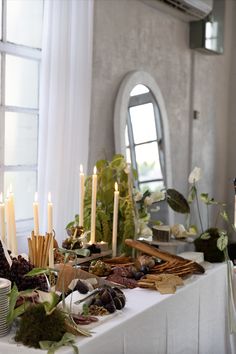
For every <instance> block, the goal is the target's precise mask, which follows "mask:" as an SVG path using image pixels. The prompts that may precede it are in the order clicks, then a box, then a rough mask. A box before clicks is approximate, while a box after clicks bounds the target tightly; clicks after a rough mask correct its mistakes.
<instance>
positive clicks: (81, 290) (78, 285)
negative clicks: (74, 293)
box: [75, 279, 89, 294]
mask: <svg viewBox="0 0 236 354" xmlns="http://www.w3.org/2000/svg"><path fill="white" fill-rule="evenodd" d="M75 290H78V292H79V293H80V294H87V292H88V291H89V288H88V286H87V285H86V284H85V283H84V282H83V281H81V280H80V279H79V280H78V281H77V283H76V286H75Z"/></svg>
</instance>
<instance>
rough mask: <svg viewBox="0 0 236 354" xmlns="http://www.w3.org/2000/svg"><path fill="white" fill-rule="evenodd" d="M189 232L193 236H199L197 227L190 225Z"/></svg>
mask: <svg viewBox="0 0 236 354" xmlns="http://www.w3.org/2000/svg"><path fill="white" fill-rule="evenodd" d="M188 232H189V233H190V234H191V235H197V233H198V228H197V226H196V225H190V226H189V229H188Z"/></svg>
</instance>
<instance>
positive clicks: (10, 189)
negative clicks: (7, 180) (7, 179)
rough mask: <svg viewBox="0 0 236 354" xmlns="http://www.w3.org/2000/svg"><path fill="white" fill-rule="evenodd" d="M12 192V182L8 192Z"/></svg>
mask: <svg viewBox="0 0 236 354" xmlns="http://www.w3.org/2000/svg"><path fill="white" fill-rule="evenodd" d="M10 193H12V184H10V186H9V194H10Z"/></svg>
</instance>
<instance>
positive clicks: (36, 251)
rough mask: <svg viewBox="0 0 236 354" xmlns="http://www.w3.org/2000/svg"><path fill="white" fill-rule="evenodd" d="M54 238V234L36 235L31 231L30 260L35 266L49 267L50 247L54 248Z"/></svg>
mask: <svg viewBox="0 0 236 354" xmlns="http://www.w3.org/2000/svg"><path fill="white" fill-rule="evenodd" d="M53 242H54V238H53V235H52V234H48V233H46V235H45V236H35V235H34V232H32V233H31V238H30V237H29V238H28V247H29V260H30V261H31V263H32V264H33V265H34V266H35V267H47V266H48V265H49V255H50V249H52V248H53Z"/></svg>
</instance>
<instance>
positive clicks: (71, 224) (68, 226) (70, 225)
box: [66, 220, 75, 229]
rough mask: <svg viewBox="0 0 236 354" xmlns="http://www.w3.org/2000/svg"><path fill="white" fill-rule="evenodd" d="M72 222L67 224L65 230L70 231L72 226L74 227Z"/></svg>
mask: <svg viewBox="0 0 236 354" xmlns="http://www.w3.org/2000/svg"><path fill="white" fill-rule="evenodd" d="M74 223H75V222H74V220H73V221H71V222H69V224H67V225H66V229H70V228H71V227H72V226H74Z"/></svg>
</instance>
